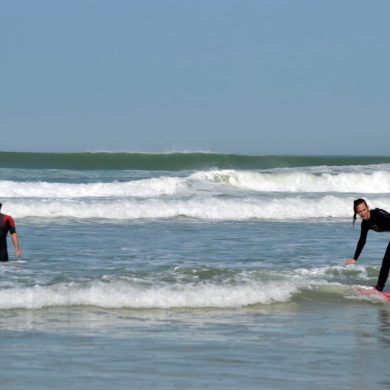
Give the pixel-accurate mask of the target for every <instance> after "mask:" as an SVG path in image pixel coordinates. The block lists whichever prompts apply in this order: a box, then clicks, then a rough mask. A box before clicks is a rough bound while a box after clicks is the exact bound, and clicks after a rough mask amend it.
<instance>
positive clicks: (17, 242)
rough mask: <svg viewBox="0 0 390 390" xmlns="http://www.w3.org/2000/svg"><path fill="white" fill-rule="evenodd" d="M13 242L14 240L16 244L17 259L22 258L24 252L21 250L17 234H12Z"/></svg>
mask: <svg viewBox="0 0 390 390" xmlns="http://www.w3.org/2000/svg"><path fill="white" fill-rule="evenodd" d="M11 240H12V243H13V244H14V247H15V256H16V257H20V256H22V251H21V250H20V246H19V238H18V235H17V233H13V234H11Z"/></svg>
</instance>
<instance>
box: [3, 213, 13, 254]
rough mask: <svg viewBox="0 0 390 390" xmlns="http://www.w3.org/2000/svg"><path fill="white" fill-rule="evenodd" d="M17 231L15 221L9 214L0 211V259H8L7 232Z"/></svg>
mask: <svg viewBox="0 0 390 390" xmlns="http://www.w3.org/2000/svg"><path fill="white" fill-rule="evenodd" d="M8 232H10V233H11V234H14V233H16V230H15V222H14V220H13V219H12V217H10V216H9V215H5V214H2V213H0V261H8V251H7V234H8Z"/></svg>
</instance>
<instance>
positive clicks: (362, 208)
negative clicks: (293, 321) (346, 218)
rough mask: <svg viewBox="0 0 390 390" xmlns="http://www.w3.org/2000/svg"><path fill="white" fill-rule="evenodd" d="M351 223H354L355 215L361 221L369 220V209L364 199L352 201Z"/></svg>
mask: <svg viewBox="0 0 390 390" xmlns="http://www.w3.org/2000/svg"><path fill="white" fill-rule="evenodd" d="M353 212H354V215H353V223H354V224H355V221H356V214H358V215H359V217H360V218H361V219H364V220H367V219H370V209H369V207H368V205H367V202H366V201H365V200H364V199H356V200H354V201H353Z"/></svg>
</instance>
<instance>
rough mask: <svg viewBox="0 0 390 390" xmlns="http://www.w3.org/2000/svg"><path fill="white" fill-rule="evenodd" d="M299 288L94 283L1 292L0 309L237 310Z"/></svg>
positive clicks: (286, 285) (288, 294)
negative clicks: (76, 307) (84, 307)
mask: <svg viewBox="0 0 390 390" xmlns="http://www.w3.org/2000/svg"><path fill="white" fill-rule="evenodd" d="M297 291H298V287H297V286H296V285H294V284H292V283H286V282H284V283H278V284H272V283H253V284H246V285H239V286H222V285H219V284H212V283H208V284H200V285H181V284H176V285H170V286H160V287H150V288H146V287H137V286H134V285H132V284H131V283H126V282H123V281H115V282H112V283H105V282H102V281H93V282H90V283H89V284H88V285H85V284H82V285H81V284H77V283H69V284H58V285H53V286H34V287H25V288H9V289H2V290H0V309H41V308H45V307H53V306H97V307H103V308H112V309H118V308H132V309H167V308H207V307H213V308H237V307H243V306H248V305H255V304H266V305H268V304H271V303H277V302H286V301H288V300H289V299H290V298H291V297H292V296H293V294H295V293H296V292H297Z"/></svg>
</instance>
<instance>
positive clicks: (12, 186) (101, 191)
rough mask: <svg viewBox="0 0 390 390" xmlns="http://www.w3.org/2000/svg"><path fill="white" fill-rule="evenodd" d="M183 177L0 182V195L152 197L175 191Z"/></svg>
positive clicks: (180, 184)
mask: <svg viewBox="0 0 390 390" xmlns="http://www.w3.org/2000/svg"><path fill="white" fill-rule="evenodd" d="M182 187H183V179H181V178H177V177H160V178H151V179H144V180H135V181H127V182H110V183H103V182H98V183H81V184H75V183H48V182H14V181H0V197H3V198H4V197H15V198H23V197H29V198H68V199H69V198H81V197H97V198H98V197H124V196H127V197H140V198H143V197H145V198H148V197H156V196H161V195H172V194H175V193H176V192H177V191H178V190H179V189H180V188H182Z"/></svg>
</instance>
